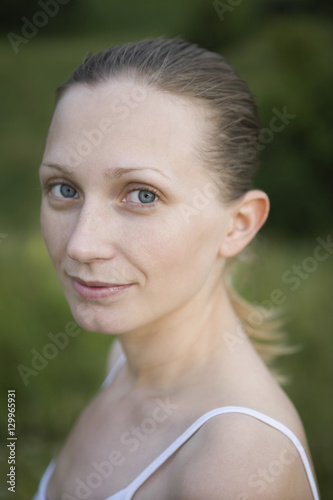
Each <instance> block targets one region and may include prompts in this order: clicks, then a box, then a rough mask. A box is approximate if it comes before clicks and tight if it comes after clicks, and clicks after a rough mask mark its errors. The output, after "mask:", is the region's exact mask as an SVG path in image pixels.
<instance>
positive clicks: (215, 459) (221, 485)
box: [177, 413, 313, 500]
mask: <svg viewBox="0 0 333 500" xmlns="http://www.w3.org/2000/svg"><path fill="white" fill-rule="evenodd" d="M298 425H300V429H299V433H300V434H302V432H303V431H302V426H301V423H300V422H299V423H295V426H296V427H297V426H298ZM302 441H303V439H302ZM303 444H304V443H303ZM177 458H178V460H180V461H181V462H180V463H179V469H178V470H179V475H178V478H179V481H180V485H179V491H181V495H180V497H179V498H180V499H182V498H184V499H185V498H186V500H197V499H198V500H199V499H200V500H206V499H207V500H208V499H209V500H215V499H216V500H221V499H224V498H225V499H229V498H232V499H236V500H252V499H258V498H264V499H265V500H282V499H290V498H293V499H294V500H298V499H299V500H308V499H309V500H311V499H312V498H313V497H312V493H311V489H310V486H309V482H308V479H307V477H306V473H305V469H304V465H303V463H302V460H301V457H300V454H299V452H298V451H297V449H296V447H295V445H294V444H293V443H292V442H291V440H290V439H289V438H288V437H287V436H286V435H285V434H284V433H283V432H281V431H279V430H277V429H275V428H273V427H271V426H270V425H267V424H266V423H264V422H263V421H261V420H259V419H257V418H253V416H250V415H248V414H246V413H227V414H222V415H219V416H216V417H214V418H212V419H211V420H209V421H208V422H206V424H204V425H203V427H202V428H201V429H200V430H199V431H198V432H197V433H196V435H195V436H194V439H191V440H190V442H189V443H188V446H186V447H183V450H182V455H181V454H180V455H179V456H178V457H177ZM182 464H183V465H184V467H182ZM185 464H186V465H185Z"/></svg>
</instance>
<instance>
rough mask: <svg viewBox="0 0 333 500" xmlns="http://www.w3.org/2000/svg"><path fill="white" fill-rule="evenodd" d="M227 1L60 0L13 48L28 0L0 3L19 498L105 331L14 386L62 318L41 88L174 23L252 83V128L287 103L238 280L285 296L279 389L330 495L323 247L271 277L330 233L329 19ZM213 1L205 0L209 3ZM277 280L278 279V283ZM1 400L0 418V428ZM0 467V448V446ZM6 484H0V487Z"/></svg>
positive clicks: (7, 334) (8, 382)
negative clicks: (42, 184)
mask: <svg viewBox="0 0 333 500" xmlns="http://www.w3.org/2000/svg"><path fill="white" fill-rule="evenodd" d="M222 3H224V4H227V5H229V9H228V10H227V11H226V12H225V13H224V14H223V15H221V10H219V12H220V16H219V15H218V12H217V10H216V8H214V5H213V2H207V1H206V0H183V1H182V2H176V1H175V0H171V1H169V2H156V1H153V0H148V1H145V2H136V3H135V2H134V0H131V1H127V2H107V1H104V0H97V1H93V0H86V1H85V2H79V1H77V0H70V1H69V2H68V4H66V5H60V6H59V12H58V13H57V15H55V16H54V17H53V18H51V17H50V19H49V21H48V22H47V24H46V25H45V26H44V27H41V28H39V29H38V33H37V34H36V36H34V37H32V38H31V39H30V40H28V43H22V44H21V45H20V46H19V51H18V53H17V54H15V52H14V50H13V48H12V46H11V45H10V42H9V40H8V38H7V33H8V32H13V33H16V34H17V35H22V25H23V21H22V17H23V16H25V17H26V18H27V19H28V20H32V19H33V16H34V15H35V13H36V11H38V10H40V9H41V7H40V5H39V4H38V3H37V1H33V0H29V1H27V0H15V1H12V2H9V1H7V2H6V1H5V2H2V4H1V6H0V19H1V22H0V27H1V29H2V33H3V36H2V38H1V41H0V57H1V62H2V64H1V66H0V72H1V79H0V85H1V91H2V92H1V94H2V96H3V97H4V99H3V105H2V114H1V117H2V120H1V122H0V142H1V146H2V159H3V165H2V168H1V183H0V190H1V194H0V221H1V222H0V236H1V234H7V235H8V236H7V237H6V238H4V237H3V238H1V237H0V280H1V292H0V293H1V295H0V297H1V298H0V313H1V339H2V342H1V344H2V345H1V357H2V362H1V364H0V375H1V386H2V391H1V398H2V400H1V404H2V406H1V407H2V408H5V407H6V402H5V399H6V394H7V389H9V388H15V389H16V391H17V418H18V426H17V427H18V431H17V435H18V454H17V457H18V475H17V495H16V498H17V499H21V498H22V499H27V498H31V496H32V494H33V492H34V491H35V488H36V486H37V483H38V480H39V478H40V476H41V474H42V472H43V470H44V468H45V466H46V464H47V462H48V460H49V459H50V458H51V457H52V455H53V454H54V453H55V451H56V450H57V448H58V446H59V445H60V443H61V441H62V440H63V439H64V438H65V436H66V435H67V433H68V430H69V428H70V426H71V425H72V423H73V422H74V420H75V418H76V417H77V415H78V414H79V413H80V411H81V410H82V408H83V407H84V406H85V404H86V403H87V401H88V400H89V399H90V398H91V397H92V396H93V394H94V393H95V392H96V390H98V387H99V384H100V383H101V381H102V379H103V377H104V372H103V368H101V366H103V365H104V364H105V360H106V354H107V350H108V348H109V345H110V342H111V341H112V339H110V338H108V337H107V336H103V335H98V334H90V333H87V332H82V333H81V334H80V335H79V336H78V337H75V338H73V339H70V342H69V344H68V346H67V347H66V348H65V349H64V350H63V351H61V352H59V354H58V356H57V357H56V358H55V359H54V360H50V361H49V363H48V365H47V367H46V368H45V369H44V370H43V371H42V372H41V373H40V374H38V376H36V377H30V378H29V384H28V385H27V386H25V385H24V383H23V381H22V379H21V377H20V375H19V373H18V371H17V366H18V365H19V364H24V365H27V366H29V364H30V363H31V358H32V356H33V354H32V353H31V350H32V349H36V350H37V351H39V352H40V351H41V350H42V349H43V347H44V346H45V344H46V343H48V342H49V338H48V336H47V334H48V333H49V332H52V333H57V332H62V331H64V328H65V325H66V324H67V323H68V322H69V321H71V320H72V318H71V315H70V311H69V309H68V307H67V305H66V303H65V300H64V298H63V297H62V294H61V291H60V289H59V286H58V284H57V282H56V278H55V276H54V273H53V270H52V267H51V264H50V262H49V259H48V256H47V253H46V251H45V249H44V246H43V243H42V240H41V236H40V234H39V232H38V217H39V215H38V213H39V203H40V188H39V184H38V177H37V169H38V166H39V163H40V160H41V157H42V152H43V146H44V141H45V137H46V132H47V128H48V125H49V122H50V119H51V115H52V109H53V91H54V89H55V87H56V86H57V85H58V84H59V83H61V82H62V81H63V80H64V79H65V78H67V77H68V76H69V74H70V72H71V71H72V70H73V68H74V67H75V66H76V65H77V64H78V63H79V62H81V60H82V59H83V57H84V56H85V55H86V53H87V52H88V51H93V52H96V51H98V50H100V49H102V48H105V47H106V46H108V45H111V44H115V43H120V42H124V41H129V40H138V39H142V38H149V37H155V36H165V37H172V36H181V37H184V38H186V39H189V40H191V41H194V42H198V43H200V44H201V45H203V46H205V47H207V48H210V49H212V50H217V51H219V52H220V53H221V54H223V55H224V56H226V58H227V59H228V60H229V61H230V62H231V64H232V65H233V66H234V67H235V68H236V70H237V71H238V72H239V73H240V74H241V75H242V76H243V77H244V79H245V80H246V81H247V82H248V84H249V86H250V88H251V89H252V91H253V93H254V95H255V97H256V99H257V102H258V105H259V112H260V116H261V119H262V124H263V128H269V127H270V120H271V118H272V117H273V116H274V110H278V111H280V112H282V111H283V108H284V107H286V109H287V110H288V113H290V114H293V115H296V116H295V118H293V119H291V120H290V123H289V124H288V125H286V126H285V128H284V129H283V130H281V132H279V133H274V137H273V138H272V140H271V141H270V142H268V143H267V144H264V148H263V151H262V155H261V156H262V168H261V170H260V172H259V173H258V175H257V178H256V184H257V186H258V187H260V188H263V189H264V190H266V191H267V192H268V194H269V196H270V198H271V203H272V209H271V215H270V218H269V221H268V223H267V225H266V229H264V230H263V232H262V234H263V236H261V237H259V244H258V245H257V247H258V248H257V252H258V261H257V265H256V267H254V268H253V269H251V270H250V280H249V283H248V285H247V286H246V288H245V291H246V295H247V296H248V298H249V299H250V300H258V301H261V300H265V299H267V297H268V296H269V294H270V293H271V291H272V290H273V289H275V288H281V289H282V290H283V291H284V292H285V294H286V297H287V301H286V308H287V310H288V315H289V318H290V320H289V323H288V324H287V330H288V331H289V332H290V342H291V343H292V344H302V345H303V346H304V349H303V350H302V351H300V352H299V353H298V354H296V355H293V356H290V357H286V358H284V359H283V360H282V362H281V364H282V366H283V367H284V368H285V370H286V372H287V373H290V374H291V383H290V385H289V386H287V388H286V389H287V392H288V393H289V394H290V395H291V397H292V400H293V401H294V402H295V404H296V406H297V408H298V409H299V411H300V414H301V416H302V419H303V421H304V424H305V428H306V430H307V434H308V437H309V442H310V447H311V450H312V454H313V458H314V462H315V466H316V470H317V474H318V479H319V484H320V488H321V493H322V498H323V499H324V498H333V485H332V481H331V480H330V463H331V450H332V445H333V443H332V441H333V432H332V421H333V415H332V414H333V402H332V399H331V380H332V375H333V373H332V363H331V362H330V357H331V353H332V348H333V340H332V335H331V332H332V326H331V325H332V307H331V296H332V295H331V294H332V287H333V285H332V283H333V280H332V268H333V260H332V257H331V258H330V259H328V260H327V261H324V262H320V263H319V266H318V269H317V270H316V271H315V272H314V273H313V274H311V276H310V277H309V279H306V280H304V281H302V283H301V286H300V287H299V289H298V290H297V291H295V292H291V291H290V290H288V289H287V288H286V287H285V285H284V284H283V283H282V282H281V276H282V274H283V273H284V272H285V271H286V270H288V269H290V268H291V266H292V265H293V264H296V265H297V264H300V263H302V261H303V260H304V259H305V258H306V257H309V256H312V255H313V250H314V248H315V246H316V245H317V243H316V237H318V236H321V237H322V238H324V239H326V237H327V235H328V234H330V233H331V234H332V223H331V214H332V205H333V202H332V199H333V197H332V195H331V191H332V181H333V173H332V168H331V164H332V152H333V151H332V150H333V141H332V139H331V124H332V114H333V102H332V100H333V95H332V90H331V89H332V82H333V65H332V53H333V51H332V49H333V40H332V37H333V30H332V25H333V21H332V5H333V4H328V3H327V2H324V0H321V1H317V2H315V1H314V0H304V1H302V0H289V1H287V0H283V1H282V0H280V1H279V0H252V1H251V2H245V1H240V2H238V5H237V6H234V7H230V5H232V4H233V5H236V3H237V2H228V1H226V2H219V5H221V4H222ZM215 5H216V2H215ZM283 287H284V288H283ZM6 419H7V416H6V413H5V412H4V413H2V414H1V422H0V423H1V429H6ZM0 459H1V460H4V463H3V468H4V476H5V474H6V473H7V463H6V451H3V448H2V449H1V455H0ZM6 492H7V490H6V486H5V485H3V484H1V485H0V496H3V497H4V498H6Z"/></svg>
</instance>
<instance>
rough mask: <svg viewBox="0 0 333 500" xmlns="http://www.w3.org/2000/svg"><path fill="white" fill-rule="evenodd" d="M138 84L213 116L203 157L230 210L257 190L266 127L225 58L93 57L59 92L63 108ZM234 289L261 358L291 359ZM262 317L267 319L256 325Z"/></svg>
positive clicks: (159, 53)
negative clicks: (98, 91)
mask: <svg viewBox="0 0 333 500" xmlns="http://www.w3.org/2000/svg"><path fill="white" fill-rule="evenodd" d="M122 75H125V76H130V77H131V78H134V79H136V80H138V81H139V82H140V83H141V82H142V83H145V84H146V85H148V86H150V87H152V88H157V89H159V90H162V91H166V92H169V93H171V94H174V95H178V96H182V97H187V98H190V99H191V100H192V102H194V103H198V104H201V105H203V106H205V108H206V110H207V112H208V113H209V120H207V123H209V125H207V126H206V136H205V137H203V140H202V144H200V145H198V150H199V154H200V156H201V158H202V159H203V161H204V163H205V165H207V168H208V169H210V170H211V171H212V172H213V173H214V178H215V179H216V182H217V184H218V185H219V188H220V191H221V197H222V199H223V201H224V202H226V203H228V202H232V201H233V200H236V199H238V198H239V197H241V196H242V195H243V194H245V193H246V192H247V191H249V190H250V189H252V188H253V186H252V179H253V176H254V173H255V172H256V170H257V167H258V136H259V131H260V122H259V119H258V115H257V106H256V103H255V100H254V98H253V96H252V94H251V92H250V90H249V89H248V87H247V85H246V83H245V82H244V81H243V79H242V78H240V76H239V75H238V74H237V73H236V72H235V71H234V69H233V68H232V67H231V66H230V64H228V63H227V61H226V60H225V59H224V58H223V57H222V56H221V55H219V54H217V53H214V52H210V51H208V50H206V49H204V48H201V47H198V46H197V45H196V44H193V43H190V42H187V41H184V40H180V39H170V40H165V39H154V40H144V41H140V42H132V43H127V44H122V45H116V46H113V47H110V48H107V49H106V50H104V51H102V52H99V53H98V54H95V55H90V56H88V57H87V58H86V59H85V60H84V61H83V62H82V64H80V65H79V66H78V68H77V69H75V70H74V72H73V73H72V75H71V76H70V77H69V79H68V80H67V81H65V82H64V83H63V84H62V85H60V86H59V87H58V88H57V90H56V98H57V101H58V100H59V99H60V98H61V96H62V95H63V94H64V93H65V92H66V90H67V89H68V88H69V87H71V86H73V85H76V84H87V85H90V86H94V85H97V84H99V83H101V82H104V81H107V80H109V79H110V78H114V77H118V76H122ZM226 286H227V289H228V293H229V296H230V300H231V303H232V305H233V308H234V310H235V312H236V313H237V315H238V316H239V318H240V320H241V322H242V324H243V328H244V330H245V332H246V333H247V334H248V335H249V337H250V339H251V340H252V342H253V344H254V346H255V348H256V350H257V351H258V353H259V355H260V356H261V358H262V359H263V360H264V361H265V362H266V363H270V362H271V361H272V360H273V359H274V358H275V357H276V356H277V355H278V354H282V353H286V352H287V351H288V352H289V349H288V348H286V347H285V346H284V345H283V336H282V334H281V332H280V331H279V329H280V323H279V322H278V321H277V320H276V319H273V318H269V319H268V320H267V315H266V314H265V315H263V311H262V310H261V309H260V308H258V307H256V306H253V305H252V304H250V303H249V302H247V301H246V300H245V299H244V298H242V297H241V296H240V295H239V294H238V293H237V292H236V290H235V289H234V287H233V285H232V280H231V279H230V277H229V278H228V279H227V282H226ZM254 314H262V317H263V318H265V320H263V321H262V322H261V323H260V322H259V323H257V324H255V325H254V324H253V321H251V318H253V316H254Z"/></svg>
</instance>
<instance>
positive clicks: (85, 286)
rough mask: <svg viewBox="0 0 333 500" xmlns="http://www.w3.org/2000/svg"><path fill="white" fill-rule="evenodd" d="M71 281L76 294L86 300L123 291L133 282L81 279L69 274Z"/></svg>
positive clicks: (103, 297) (118, 293) (97, 298)
mask: <svg viewBox="0 0 333 500" xmlns="http://www.w3.org/2000/svg"><path fill="white" fill-rule="evenodd" d="M71 283H72V286H73V288H74V290H75V291H76V293H78V295H80V296H81V297H83V298H84V299H88V300H99V299H105V298H107V297H113V296H115V295H120V294H122V293H124V292H125V291H126V290H128V288H130V287H131V286H132V285H133V283H129V284H121V283H105V282H103V281H83V280H81V279H80V278H76V277H73V276H71Z"/></svg>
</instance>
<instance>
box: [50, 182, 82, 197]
mask: <svg viewBox="0 0 333 500" xmlns="http://www.w3.org/2000/svg"><path fill="white" fill-rule="evenodd" d="M51 192H52V194H53V195H54V196H56V197H58V198H74V197H76V195H77V191H76V189H74V188H72V187H71V186H69V185H68V184H56V185H55V186H53V188H52V189H51Z"/></svg>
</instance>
